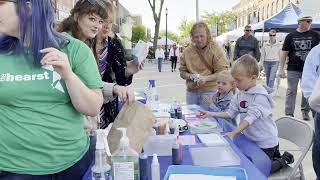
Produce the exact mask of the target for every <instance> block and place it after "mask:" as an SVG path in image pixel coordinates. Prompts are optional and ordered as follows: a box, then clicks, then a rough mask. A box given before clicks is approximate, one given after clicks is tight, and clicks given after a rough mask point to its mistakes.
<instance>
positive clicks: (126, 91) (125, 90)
mask: <svg viewBox="0 0 320 180" xmlns="http://www.w3.org/2000/svg"><path fill="white" fill-rule="evenodd" d="M113 93H114V94H115V95H117V96H118V98H119V99H120V101H128V102H133V101H134V100H135V96H134V90H133V88H131V87H130V86H119V85H115V86H114V87H113Z"/></svg>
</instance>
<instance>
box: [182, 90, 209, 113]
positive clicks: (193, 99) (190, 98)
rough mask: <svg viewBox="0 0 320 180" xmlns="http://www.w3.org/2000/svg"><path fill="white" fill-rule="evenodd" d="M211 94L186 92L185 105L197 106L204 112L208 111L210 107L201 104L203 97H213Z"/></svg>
mask: <svg viewBox="0 0 320 180" xmlns="http://www.w3.org/2000/svg"><path fill="white" fill-rule="evenodd" d="M213 94H214V93H213V92H190V91H187V104H197V105H199V106H201V107H202V108H203V109H205V110H207V111H208V110H209V109H210V107H209V105H208V104H207V103H204V102H203V98H204V96H210V97H212V96H213Z"/></svg>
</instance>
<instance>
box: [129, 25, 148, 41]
mask: <svg viewBox="0 0 320 180" xmlns="http://www.w3.org/2000/svg"><path fill="white" fill-rule="evenodd" d="M139 40H143V41H146V40H147V33H146V28H145V27H144V26H141V25H139V26H134V27H132V38H131V41H132V42H133V43H137V42H138V41H139Z"/></svg>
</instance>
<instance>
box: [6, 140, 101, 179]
mask: <svg viewBox="0 0 320 180" xmlns="http://www.w3.org/2000/svg"><path fill="white" fill-rule="evenodd" d="M93 140H94V141H90V144H91V145H90V148H89V150H88V151H87V152H86V153H85V154H84V155H83V157H82V159H80V160H79V161H78V162H76V163H75V164H74V165H73V166H71V167H69V168H68V169H66V170H64V171H61V172H58V173H55V174H48V175H29V174H15V173H11V172H6V171H0V180H65V179H72V180H81V179H82V177H83V176H84V174H85V173H86V171H87V170H88V168H89V167H90V165H91V164H92V162H93V160H94V153H93V152H94V151H95V147H94V149H91V147H93V146H92V144H95V138H93Z"/></svg>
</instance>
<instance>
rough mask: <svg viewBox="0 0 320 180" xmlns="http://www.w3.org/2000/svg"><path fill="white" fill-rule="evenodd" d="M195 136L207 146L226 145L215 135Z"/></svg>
mask: <svg viewBox="0 0 320 180" xmlns="http://www.w3.org/2000/svg"><path fill="white" fill-rule="evenodd" d="M197 136H198V137H199V139H200V141H201V142H202V143H204V144H205V145H207V146H221V145H226V142H225V141H224V140H223V139H222V138H221V136H219V135H217V134H198V135H197Z"/></svg>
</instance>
